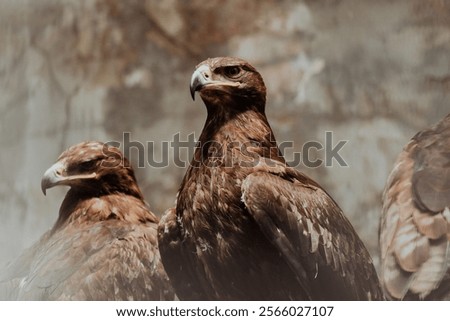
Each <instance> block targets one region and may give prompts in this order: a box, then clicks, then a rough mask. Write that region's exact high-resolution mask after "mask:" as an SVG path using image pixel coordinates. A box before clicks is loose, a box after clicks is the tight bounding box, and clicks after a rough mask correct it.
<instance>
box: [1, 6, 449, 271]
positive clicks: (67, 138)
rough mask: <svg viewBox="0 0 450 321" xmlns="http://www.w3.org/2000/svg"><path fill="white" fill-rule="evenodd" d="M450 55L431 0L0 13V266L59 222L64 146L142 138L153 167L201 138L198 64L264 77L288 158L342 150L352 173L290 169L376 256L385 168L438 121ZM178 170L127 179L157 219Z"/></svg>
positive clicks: (442, 9)
mask: <svg viewBox="0 0 450 321" xmlns="http://www.w3.org/2000/svg"><path fill="white" fill-rule="evenodd" d="M449 52H450V5H449V4H448V2H446V1H440V0H429V1H422V0H413V1H411V0H399V1H387V0H384V1H369V0H366V1H361V0H319V1H257V0H251V1H237V0H232V1H219V0H216V1H202V0H194V1H175V0H171V1H152V0H147V1H141V0H134V1H132V0H130V1H121V0H97V1H96V0H84V1H79V0H66V1H51V0H39V1H33V0H20V1H17V0H5V1H1V2H0V115H1V116H0V153H1V154H0V217H1V222H2V224H1V225H0V258H1V260H2V261H3V262H4V261H6V260H9V259H11V258H12V257H14V256H16V255H17V254H18V252H19V251H20V250H21V249H23V248H24V247H26V246H28V245H30V244H31V243H32V242H34V241H35V240H36V239H37V238H38V237H39V235H41V234H42V233H43V232H44V231H45V230H46V229H48V228H49V227H50V226H51V225H52V223H53V222H54V220H55V219H56V217H57V211H58V208H59V204H60V202H61V201H62V197H63V195H64V193H65V190H64V188H55V189H53V190H51V191H49V193H48V194H47V197H44V196H43V195H42V193H41V191H40V178H41V175H42V173H43V172H44V170H45V169H46V168H47V167H49V166H50V165H51V164H52V163H53V162H54V161H55V159H56V158H57V156H58V155H59V154H60V153H61V152H62V151H63V150H64V149H65V148H67V147H68V146H70V145H72V144H74V143H77V142H80V141H82V140H88V139H95V140H104V141H111V140H117V141H121V140H122V136H123V133H124V132H128V133H130V135H131V139H132V140H134V141H141V142H146V141H154V142H155V146H154V147H155V148H154V152H155V155H156V156H155V157H154V158H155V159H156V160H159V159H161V145H160V142H161V141H171V140H172V139H173V136H174V134H176V133H178V132H179V133H180V137H181V138H182V139H186V138H187V135H188V134H189V133H192V132H195V133H196V137H198V135H199V134H200V131H201V128H202V125H203V122H204V119H205V109H204V108H203V105H202V103H201V101H196V102H192V101H191V99H190V97H189V92H188V83H189V79H190V76H191V73H192V71H193V68H194V66H195V65H196V64H197V63H198V62H200V61H201V60H203V59H204V58H207V57H211V56H218V55H234V56H240V57H243V58H246V59H248V60H249V61H251V62H252V63H253V64H254V65H255V66H256V67H257V68H258V69H259V70H260V72H261V73H262V75H263V76H264V78H265V80H266V85H267V87H268V107H267V113H268V117H269V119H270V121H271V124H272V127H273V128H274V131H275V134H276V136H277V139H278V141H279V142H282V141H291V140H292V141H294V149H290V150H287V156H288V158H289V157H290V154H291V153H292V151H293V150H295V151H297V152H298V151H301V148H302V144H303V143H304V142H306V141H310V140H317V141H319V142H322V143H323V142H324V138H325V132H326V131H331V132H333V140H334V143H336V142H337V141H339V140H347V141H348V143H347V144H346V145H345V147H344V148H343V149H342V153H341V155H342V157H343V158H344V159H345V161H346V162H347V163H348V165H349V166H348V167H340V166H337V163H336V162H335V163H334V164H333V166H332V167H325V166H320V167H318V168H313V169H312V168H305V167H304V166H302V165H300V166H299V169H301V170H303V171H306V172H307V173H308V174H310V175H311V176H312V177H314V178H315V179H317V180H318V181H319V182H321V184H322V185H324V186H325V187H326V188H327V189H328V190H329V192H330V193H331V194H332V195H333V196H334V198H335V199H336V200H337V202H338V203H339V204H340V205H341V207H342V208H343V209H344V211H345V212H346V214H347V215H348V217H349V218H350V219H351V221H352V222H353V224H354V225H355V227H356V229H357V230H358V232H359V233H360V235H361V236H362V238H363V240H364V241H365V242H366V244H367V245H368V247H369V249H370V251H371V252H372V254H373V255H375V256H376V255H377V228H378V218H379V212H380V197H381V192H382V189H383V186H384V183H385V181H386V177H387V175H388V173H389V171H390V170H391V168H392V165H393V162H394V160H395V158H396V155H397V154H398V153H399V152H400V150H401V148H402V146H403V145H404V144H405V143H406V142H407V141H408V140H409V139H410V137H411V136H412V135H413V134H415V133H416V132H417V131H418V130H419V129H421V128H423V127H426V126H428V125H430V124H432V123H433V122H435V121H437V120H438V119H440V118H441V117H443V116H444V115H445V114H446V113H448V112H449V111H450V108H449V101H448V100H449V98H450V97H449V96H450V59H449ZM147 151H148V150H147ZM318 155H319V156H323V154H322V153H320V152H319V153H318ZM131 156H132V157H131V158H132V159H133V161H134V162H135V163H136V162H137V157H136V156H137V153H132V154H131ZM312 156H314V155H312ZM171 157H172V154H169V156H168V159H169V160H170V159H171ZM184 171H185V168H179V167H177V166H175V165H174V164H173V163H170V166H168V167H166V168H152V167H151V166H148V165H147V166H145V168H141V169H139V170H138V179H139V183H140V185H141V186H142V188H143V190H144V193H145V196H146V199H147V200H148V201H149V203H150V204H151V206H152V208H153V209H154V211H155V212H157V213H159V214H161V213H162V212H163V211H164V209H166V208H167V207H169V206H171V205H172V203H173V200H174V197H175V194H176V190H177V187H178V184H179V182H180V180H181V177H182V175H183V173H184ZM3 262H0V263H3Z"/></svg>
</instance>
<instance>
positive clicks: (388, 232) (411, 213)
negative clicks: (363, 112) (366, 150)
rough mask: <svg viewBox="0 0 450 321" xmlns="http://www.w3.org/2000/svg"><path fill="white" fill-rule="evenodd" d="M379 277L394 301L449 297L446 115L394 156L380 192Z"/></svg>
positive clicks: (449, 125)
mask: <svg viewBox="0 0 450 321" xmlns="http://www.w3.org/2000/svg"><path fill="white" fill-rule="evenodd" d="M380 249H381V264H382V266H381V275H382V284H383V286H384V289H385V292H386V293H387V294H388V296H389V297H390V298H392V299H396V300H419V299H420V300H422V299H425V300H441V299H447V300H450V114H449V115H447V116H446V117H445V118H444V119H442V120H441V121H440V122H438V123H437V124H436V125H434V126H433V127H431V128H429V129H427V130H424V131H421V132H419V133H418V134H417V135H415V136H414V137H413V138H412V139H411V141H410V142H409V143H408V145H406V147H405V148H404V150H403V151H402V152H401V154H400V155H399V157H398V159H397V162H396V164H395V167H394V169H393V170H392V172H391V174H390V176H389V179H388V182H387V184H386V188H385V190H384V193H383V213H382V217H381V224H380Z"/></svg>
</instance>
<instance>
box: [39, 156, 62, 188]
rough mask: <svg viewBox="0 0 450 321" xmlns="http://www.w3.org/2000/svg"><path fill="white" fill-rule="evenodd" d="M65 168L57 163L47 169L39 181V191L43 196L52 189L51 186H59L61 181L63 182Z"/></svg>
mask: <svg viewBox="0 0 450 321" xmlns="http://www.w3.org/2000/svg"><path fill="white" fill-rule="evenodd" d="M65 170H66V168H65V166H64V164H62V163H60V162H58V163H55V164H53V165H52V167H50V168H49V169H47V170H46V171H45V173H44V176H42V180H41V189H42V193H44V195H47V194H46V192H47V189H49V188H52V187H53V186H56V185H59V184H60V183H61V182H62V181H64V179H65V177H64V176H63V173H64V172H65Z"/></svg>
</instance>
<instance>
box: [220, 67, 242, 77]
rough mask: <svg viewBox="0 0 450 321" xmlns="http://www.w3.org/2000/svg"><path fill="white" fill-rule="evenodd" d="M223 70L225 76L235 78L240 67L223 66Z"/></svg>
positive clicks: (239, 71)
mask: <svg viewBox="0 0 450 321" xmlns="http://www.w3.org/2000/svg"><path fill="white" fill-rule="evenodd" d="M223 72H224V74H225V76H227V77H229V78H236V77H237V76H239V75H240V73H241V68H240V67H238V66H230V67H225V68H224V69H223Z"/></svg>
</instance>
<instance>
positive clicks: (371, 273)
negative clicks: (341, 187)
mask: <svg viewBox="0 0 450 321" xmlns="http://www.w3.org/2000/svg"><path fill="white" fill-rule="evenodd" d="M242 199H243V202H244V203H245V205H246V207H247V209H248V211H249V213H250V215H251V216H252V217H253V219H254V220H255V221H256V223H257V224H258V226H259V227H260V228H261V230H262V231H263V233H264V234H265V235H266V237H267V238H268V239H269V240H271V241H272V243H273V244H274V245H275V246H276V247H277V248H278V249H279V251H280V252H281V253H282V255H283V259H284V260H286V261H287V262H288V263H289V264H290V266H291V268H292V270H293V271H294V273H296V275H297V278H298V279H299V280H300V281H301V282H300V283H301V284H304V285H305V288H306V289H307V290H308V292H307V293H310V296H311V297H312V298H314V297H319V295H322V297H323V295H324V292H326V291H327V289H333V288H334V289H337V290H336V291H335V292H334V293H329V294H328V295H330V297H331V298H332V299H335V300H341V299H363V300H367V299H368V298H372V299H381V298H382V294H381V290H380V288H379V284H378V278H377V276H376V272H375V269H374V267H373V265H372V260H371V258H370V256H369V254H368V252H367V250H366V249H365V247H364V245H363V244H362V242H361V240H360V239H359V238H358V237H357V235H356V233H355V231H354V230H353V227H352V226H351V224H350V223H349V222H348V220H347V219H346V218H345V217H344V216H343V214H342V211H341V210H340V209H339V207H338V206H337V205H336V203H335V202H334V201H333V200H332V199H331V197H330V196H329V195H328V194H327V193H325V192H324V191H323V190H322V189H321V188H320V187H318V186H317V184H315V183H313V182H312V181H311V180H310V179H308V178H307V177H305V176H303V175H302V174H300V173H298V172H296V171H294V170H293V169H288V168H286V170H283V169H277V170H276V171H273V170H272V169H270V168H268V167H267V168H263V169H262V170H257V171H256V172H254V173H253V174H251V175H249V176H247V178H246V179H245V180H244V182H243V184H242ZM305 245H307V246H305ZM371 282H372V283H374V284H375V286H373V285H369V284H370V283H371Z"/></svg>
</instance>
